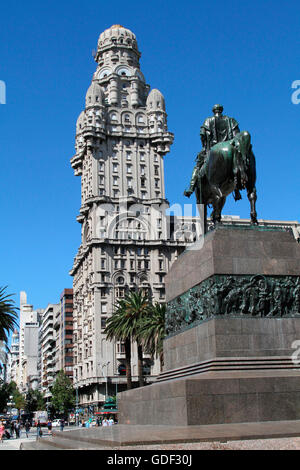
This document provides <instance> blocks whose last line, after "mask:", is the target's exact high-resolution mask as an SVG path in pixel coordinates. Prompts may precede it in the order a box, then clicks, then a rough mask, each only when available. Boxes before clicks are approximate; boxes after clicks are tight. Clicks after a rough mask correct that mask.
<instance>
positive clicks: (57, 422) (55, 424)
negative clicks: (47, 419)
mask: <svg viewBox="0 0 300 470" xmlns="http://www.w3.org/2000/svg"><path fill="white" fill-rule="evenodd" d="M57 426H60V419H54V420H53V421H52V427H53V428H56V427H57Z"/></svg>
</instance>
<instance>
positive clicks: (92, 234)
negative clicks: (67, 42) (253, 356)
mask: <svg viewBox="0 0 300 470" xmlns="http://www.w3.org/2000/svg"><path fill="white" fill-rule="evenodd" d="M140 55H141V54H140V52H139V50H138V46H137V41H136V37H135V35H134V34H133V33H132V32H131V31H129V30H128V29H126V28H123V27H122V26H120V25H114V26H112V27H111V28H109V29H107V30H106V31H104V32H103V33H102V34H101V35H100V38H99V41H98V49H97V53H96V56H95V60H96V62H97V69H96V72H95V73H94V75H93V78H92V83H91V85H90V87H89V89H88V91H87V94H86V100H85V109H84V110H83V111H82V112H81V114H80V115H79V118H78V121H77V125H76V143H75V148H76V154H75V156H74V157H73V158H72V159H71V165H72V167H73V169H74V173H75V175H78V176H80V177H81V208H80V211H79V215H78V217H77V220H78V222H79V223H80V224H81V227H82V228H81V245H80V247H79V250H78V253H77V255H76V257H75V259H74V264H73V268H72V270H71V275H72V276H73V278H74V281H73V295H74V351H73V353H74V383H75V386H76V388H77V390H78V394H79V398H80V404H81V406H86V407H89V408H91V407H93V406H98V405H99V404H100V403H103V401H104V400H105V395H106V393H109V394H115V393H116V392H118V391H121V390H124V389H125V382H126V381H125V377H124V359H125V355H124V348H123V345H122V344H120V343H118V342H117V343H114V342H109V341H107V340H106V337H105V335H104V333H103V330H104V328H105V324H106V320H107V318H108V317H109V316H110V315H111V314H112V312H113V306H114V304H115V303H116V301H117V300H118V299H120V298H122V297H124V295H125V294H126V292H128V291H129V290H130V289H136V288H142V289H144V290H146V291H148V292H149V293H150V294H151V296H152V297H153V299H154V301H158V302H164V301H165V284H164V276H165V274H166V273H167V272H168V270H169V268H170V266H171V265H172V263H173V262H174V260H175V259H176V258H177V257H178V255H179V254H180V253H181V252H182V250H183V249H184V247H185V245H186V243H187V242H188V241H192V239H189V240H187V239H186V233H185V234H183V233H182V227H181V224H179V230H178V233H174V226H175V225H176V223H174V220H173V223H172V224H171V223H170V220H171V219H170V217H167V216H166V210H167V209H168V207H169V203H168V201H167V200H166V198H165V183H164V157H165V155H166V154H167V153H168V152H169V149H170V146H171V144H172V142H173V134H172V133H171V132H169V130H168V126H167V114H166V107H165V100H164V97H163V95H162V94H161V92H160V91H159V90H157V89H153V90H151V91H150V86H149V85H147V84H146V81H145V78H144V75H143V73H142V71H141V69H140V63H139V59H140ZM185 222H186V223H187V224H189V225H190V226H191V232H190V233H191V234H192V232H193V231H195V230H196V228H195V221H194V220H193V218H192V217H191V218H190V219H189V220H186V221H185ZM177 225H178V224H177ZM193 226H194V227H193ZM192 227H193V228H192ZM189 236H190V235H189ZM189 236H188V238H189ZM191 236H192V235H191ZM132 346H133V358H132V376H133V381H137V351H136V345H135V344H133V345H132ZM144 369H145V373H146V371H147V373H148V378H147V380H148V382H151V381H152V380H154V379H155V377H156V376H157V374H158V373H159V366H158V363H156V362H152V361H151V359H150V358H149V357H146V358H145V363H144Z"/></svg>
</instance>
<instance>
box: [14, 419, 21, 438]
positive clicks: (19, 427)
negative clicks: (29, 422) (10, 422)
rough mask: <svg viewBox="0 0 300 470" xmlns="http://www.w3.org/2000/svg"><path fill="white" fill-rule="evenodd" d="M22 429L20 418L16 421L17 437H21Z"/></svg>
mask: <svg viewBox="0 0 300 470" xmlns="http://www.w3.org/2000/svg"><path fill="white" fill-rule="evenodd" d="M20 431H21V425H20V422H19V420H17V421H16V424H15V433H16V439H19V437H20Z"/></svg>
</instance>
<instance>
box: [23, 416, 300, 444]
mask: <svg viewBox="0 0 300 470" xmlns="http://www.w3.org/2000/svg"><path fill="white" fill-rule="evenodd" d="M85 449H86V450H151V449H153V450H225V449H236V450H238V449H245V450H246V449H253V450H254V449H266V450H267V449H269V450H284V449H287V450H288V449H293V450H296V449H300V421H280V422H271V421H270V422H263V423H237V424H226V425H207V426H177V427H171V426H150V425H149V426H134V425H116V426H113V427H112V428H91V429H77V430H70V431H67V432H65V431H64V432H62V433H61V432H59V431H55V432H54V434H53V436H52V437H47V438H42V439H39V440H38V441H36V442H35V441H31V442H24V443H22V450H85Z"/></svg>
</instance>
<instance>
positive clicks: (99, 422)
mask: <svg viewBox="0 0 300 470" xmlns="http://www.w3.org/2000/svg"><path fill="white" fill-rule="evenodd" d="M96 423H97V426H98V427H99V426H100V424H101V421H100V418H99V416H98V417H97V419H96Z"/></svg>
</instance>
